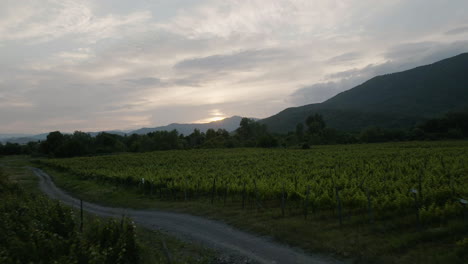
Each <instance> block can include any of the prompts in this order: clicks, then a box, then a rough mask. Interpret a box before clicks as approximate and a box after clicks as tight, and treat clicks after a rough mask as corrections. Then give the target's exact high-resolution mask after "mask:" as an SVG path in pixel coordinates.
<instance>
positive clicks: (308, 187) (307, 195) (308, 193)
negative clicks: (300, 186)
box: [304, 185, 310, 219]
mask: <svg viewBox="0 0 468 264" xmlns="http://www.w3.org/2000/svg"><path fill="white" fill-rule="evenodd" d="M309 195H310V185H308V186H307V192H306V198H305V202H304V219H307V214H308V209H309Z"/></svg>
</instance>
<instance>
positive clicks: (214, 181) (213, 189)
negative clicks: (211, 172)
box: [211, 177, 216, 204]
mask: <svg viewBox="0 0 468 264" xmlns="http://www.w3.org/2000/svg"><path fill="white" fill-rule="evenodd" d="M215 189H216V177H213V188H212V189H211V204H213V202H214V195H215Z"/></svg>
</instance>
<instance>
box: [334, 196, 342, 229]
mask: <svg viewBox="0 0 468 264" xmlns="http://www.w3.org/2000/svg"><path fill="white" fill-rule="evenodd" d="M335 193H336V201H337V202H338V218H339V219H340V227H341V226H342V225H343V208H342V205H341V198H340V190H339V189H338V187H335Z"/></svg>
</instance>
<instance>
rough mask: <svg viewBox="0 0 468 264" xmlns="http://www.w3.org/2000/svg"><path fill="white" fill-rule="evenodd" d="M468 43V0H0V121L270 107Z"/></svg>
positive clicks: (48, 125) (123, 123)
mask: <svg viewBox="0 0 468 264" xmlns="http://www.w3.org/2000/svg"><path fill="white" fill-rule="evenodd" d="M467 51H468V1H466V0H450V1H447V0H290V1H287V0H216V1H215V0H164V1H163V0H158V1H156V0H146V1H144V0H141V1H130V0H125V1H123V0H94V1H91V0H88V1H86V0H83V1H80V0H74V1H71V0H70V1H68V0H31V1H26V0H1V2H0V133H41V132H49V131H53V130H61V131H65V132H72V131H75V130H82V131H100V130H111V129H132V128H139V127H153V126H159V125H166V124H168V123H172V122H178V123H183V122H203V121H210V120H216V119H219V118H222V117H228V116H232V115H241V116H248V117H257V118H263V117H268V116H270V115H273V114H275V113H277V112H279V111H281V110H283V109H284V108H286V107H290V106H298V105H304V104H310V103H317V102H322V101H324V100H326V99H328V98H329V97H331V96H333V95H335V94H337V93H339V92H341V91H343V90H347V89H350V88H352V87H353V86H355V85H357V84H359V83H362V82H363V81H365V80H367V79H369V78H371V77H373V76H375V75H379V74H384V73H391V72H395V71H401V70H405V69H409V68H412V67H414V66H419V65H423V64H427V63H432V62H435V61H437V60H440V59H443V58H447V57H450V56H454V55H457V54H460V53H463V52H467Z"/></svg>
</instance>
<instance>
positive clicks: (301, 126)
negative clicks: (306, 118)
mask: <svg viewBox="0 0 468 264" xmlns="http://www.w3.org/2000/svg"><path fill="white" fill-rule="evenodd" d="M296 136H297V139H298V140H299V141H302V139H303V137H304V124H302V123H298V124H297V125H296Z"/></svg>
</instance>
